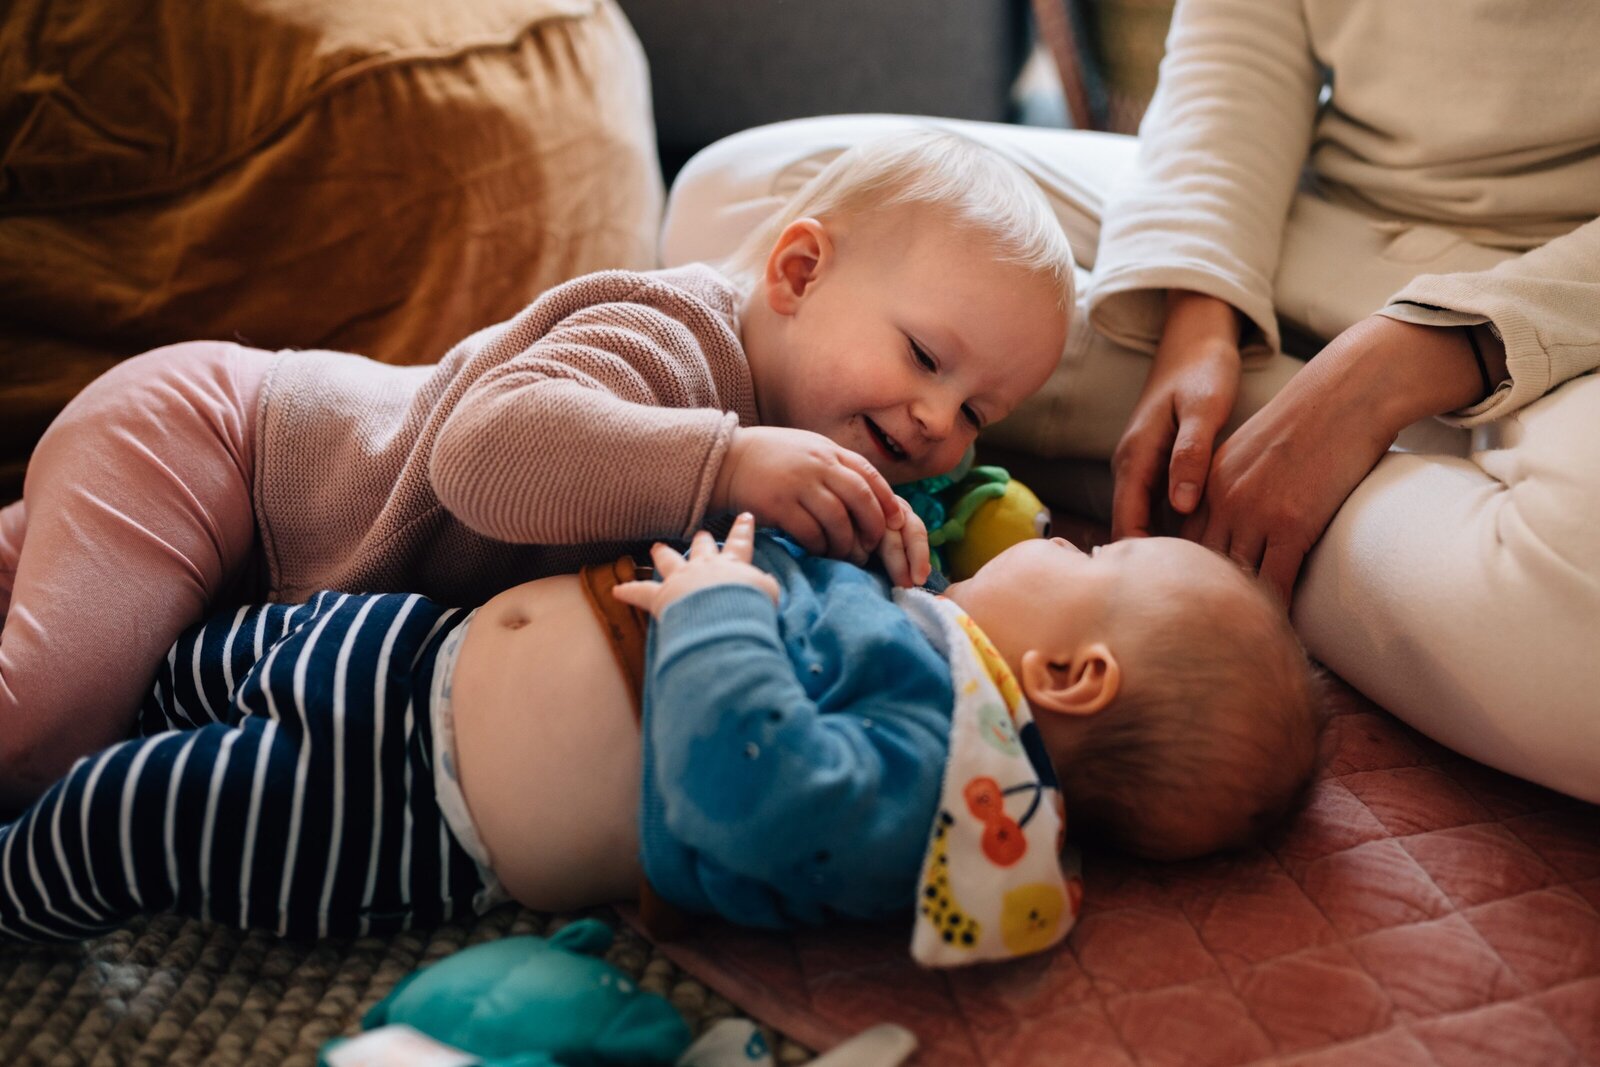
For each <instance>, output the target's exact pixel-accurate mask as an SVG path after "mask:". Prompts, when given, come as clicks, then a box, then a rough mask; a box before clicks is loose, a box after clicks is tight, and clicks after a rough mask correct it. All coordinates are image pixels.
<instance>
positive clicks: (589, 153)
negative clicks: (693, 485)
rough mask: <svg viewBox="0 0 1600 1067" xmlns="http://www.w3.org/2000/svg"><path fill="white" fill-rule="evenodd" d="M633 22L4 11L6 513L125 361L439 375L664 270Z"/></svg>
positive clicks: (1, 334)
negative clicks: (246, 347)
mask: <svg viewBox="0 0 1600 1067" xmlns="http://www.w3.org/2000/svg"><path fill="white" fill-rule="evenodd" d="M661 198H662V188H661V176H660V170H659V166H658V164H657V162H656V156H655V143H654V136H653V133H652V125H651V113H650V97H649V80H648V73H647V68H646V65H645V59H644V54H643V51H642V50H641V48H640V47H639V44H638V41H637V39H636V38H635V36H634V34H633V31H632V29H631V27H629V25H628V24H627V21H626V19H625V18H624V17H623V16H622V14H621V13H620V11H619V10H618V9H617V8H616V7H615V5H614V3H613V2H612V0H471V2H469V3H461V4H437V3H433V2H432V0H340V2H338V3H323V2H319V0H219V2H217V3H210V4H194V3H191V2H189V0H76V2H74V3H71V4H65V3H60V2H55V3H52V2H50V0H12V2H11V3H10V4H8V5H6V6H5V7H4V8H3V9H0V416H3V417H0V493H4V492H5V490H8V489H9V490H10V493H9V495H12V496H14V495H15V494H16V490H17V489H18V488H19V487H20V473H21V468H22V463H23V462H24V461H25V458H26V454H27V451H28V449H30V448H31V446H32V443H33V441H34V440H35V439H36V438H37V436H38V434H39V433H40V432H41V431H42V430H43V428H44V426H45V425H46V424H47V423H48V421H49V419H50V418H51V417H53V415H54V414H55V412H56V411H58V410H59V409H60V408H61V406H62V405H63V404H65V402H66V401H67V399H69V398H70V397H71V396H72V395H73V394H74V393H76V392H77V391H78V390H79V389H81V388H82V386H83V385H84V384H86V383H87V382H88V381H89V380H91V379H92V378H93V377H95V376H96V375H97V374H99V373H100V372H102V371H103V370H105V369H106V368H107V367H109V366H110V365H111V364H113V363H115V362H116V361H118V360H120V359H122V358H125V357H127V356H131V355H134V354H136V353H138V352H140V351H143V350H145V349H148V348H153V347H156V346H159V345H162V344H167V343H170V342H175V341H181V340H189V339H196V338H215V339H225V340H238V341H243V342H247V343H249V344H251V345H255V346H257V347H262V348H284V347H305V348H311V347H317V348H334V349H342V350H348V351H355V352H360V353H363V354H365V355H370V356H373V357H376V358H379V359H383V360H387V361H391V362H406V363H419V362H429V361H432V360H436V359H438V358H439V357H440V356H442V355H443V354H444V353H445V352H446V351H447V350H448V348H449V347H450V345H451V344H453V343H455V342H456V341H458V340H460V338H461V337H463V336H465V335H467V334H469V333H471V332H473V331H474V330H475V329H477V328H479V327H481V326H484V325H487V324H489V323H493V322H497V321H500V320H502V319H504V318H507V317H509V316H510V315H512V314H514V313H515V312H516V311H517V310H518V309H519V308H520V307H521V306H522V305H524V304H526V303H527V302H528V301H530V300H531V299H532V298H533V297H534V296H536V295H537V294H538V293H539V292H541V291H542V290H544V289H546V288H548V287H549V286H551V285H553V284H555V283H557V282H559V281H562V280H565V279H567V278H570V277H572V276H574V275H577V274H583V273H587V272H589V271H593V270H599V269H602V268H607V267H622V268H630V269H644V268H648V267H650V266H653V264H654V261H655V237H656V230H657V227H658V224H659V220H660V210H661Z"/></svg>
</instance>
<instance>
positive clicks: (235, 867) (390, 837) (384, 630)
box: [0, 593, 484, 940]
mask: <svg viewBox="0 0 1600 1067" xmlns="http://www.w3.org/2000/svg"><path fill="white" fill-rule="evenodd" d="M467 617H468V613H467V612H466V611H464V610H459V609H449V608H444V607H441V606H440V605H438V604H434V603H433V602H431V601H429V600H426V599H424V598H423V597H420V596H416V595H408V594H388V595H378V596H351V595H346V594H339V593H319V594H317V595H316V596H315V597H313V598H312V599H311V600H310V601H309V602H307V603H305V604H301V605H269V606H265V607H247V608H240V609H239V610H238V611H237V612H235V613H232V614H228V615H222V616H218V617H217V618H215V619H213V620H211V621H210V622H208V623H204V624H202V625H200V626H197V627H194V628H192V629H190V630H189V631H187V632H186V633H185V634H184V635H183V636H182V637H180V638H179V639H178V642H177V644H176V645H174V646H173V648H172V651H171V652H170V653H169V655H168V657H167V661H166V663H165V664H164V665H163V666H162V668H161V670H160V672H159V673H158V675H157V678H156V683H155V686H154V687H153V690H152V692H151V694H150V696H149V697H148V698H147V699H146V701H145V705H144V709H143V711H142V712H141V715H140V722H139V732H140V734H142V735H144V736H141V737H139V738H136V739H134V740H129V741H124V742H122V743H121V744H117V745H114V746H112V747H111V748H108V749H106V750H104V751H103V752H101V753H99V754H98V755H95V756H90V757H86V758H85V759H82V760H79V761H78V763H77V764H76V765H75V766H74V767H73V768H72V770H71V771H70V772H68V774H67V776H66V777H65V778H63V779H62V780H61V781H59V782H57V783H56V784H55V785H54V786H52V787H51V788H50V790H49V791H48V792H47V793H45V795H44V796H43V797H41V798H40V799H39V800H38V801H37V802H36V803H35V804H34V805H33V806H32V807H31V808H29V809H28V810H27V811H26V812H25V813H24V814H23V815H22V816H21V817H20V818H19V819H17V820H16V821H15V822H13V823H11V824H9V825H7V826H4V827H0V934H3V935H7V936H11V937H16V938H25V939H29V940H76V939H80V938H85V937H91V936H94V935H95V934H97V933H100V932H103V931H105V930H109V929H111V928H114V927H116V926H118V925H120V924H121V923H122V921H124V920H125V919H127V918H128V917H130V916H133V915H136V914H140V913H144V912H156V911H177V912H181V913H183V914H186V915H193V916H197V917H199V918H202V919H212V920H215V921H217V922H222V923H228V924H234V925H238V926H257V927H266V928H269V929H274V930H276V931H277V932H278V933H280V934H283V935H287V936H290V937H317V936H324V935H345V934H365V933H368V932H373V933H382V932H386V931H392V930H395V929H398V928H402V927H407V926H410V925H412V924H417V925H423V924H429V923H435V922H438V921H441V920H443V919H445V918H447V917H449V916H451V915H453V914H456V913H458V912H460V911H464V910H467V909H469V908H470V907H471V905H472V900H473V897H474V895H475V894H476V893H477V892H478V891H479V890H480V889H482V888H483V887H484V882H483V879H482V878H481V877H480V875H479V870H478V867H477V864H476V863H474V862H473V860H472V858H471V857H470V856H469V855H468V854H467V853H466V852H464V851H463V850H462V848H461V846H460V844H459V843H458V842H457V841H456V839H455V837H454V836H453V835H452V834H451V833H450V831H449V829H448V828H447V826H446V824H445V821H444V819H443V817H442V816H441V814H440V810H439V806H438V804H437V803H436V801H435V798H434V779H433V770H432V767H433V752H432V750H433V739H432V731H431V728H430V725H431V720H430V709H429V694H430V687H431V685H432V682H433V674H434V668H435V665H436V663H437V661H438V659H439V653H440V650H441V648H442V646H443V644H444V641H445V638H446V637H447V636H448V635H449V633H450V631H451V630H452V629H453V628H455V627H456V626H459V625H460V624H461V623H462V622H463V621H464V620H465V619H466V618H467Z"/></svg>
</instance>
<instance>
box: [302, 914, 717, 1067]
mask: <svg viewBox="0 0 1600 1067" xmlns="http://www.w3.org/2000/svg"><path fill="white" fill-rule="evenodd" d="M611 936H612V935H611V929H610V928H609V927H608V926H606V924H605V923H602V922H600V921H599V920H597V919H580V920H578V921H577V922H574V923H571V924H569V925H567V926H563V927H562V928H561V929H560V930H559V931H557V932H556V933H555V934H552V935H551V936H550V937H548V938H539V937H508V938H504V939H502V940H499V941H489V942H486V943H484V944H481V945H474V946H473V947H471V948H468V949H465V950H463V951H461V952H458V953H456V954H455V955H453V956H449V957H446V958H445V959H442V960H440V961H439V962H437V963H434V964H431V965H429V966H427V967H424V968H422V969H421V970H418V971H414V972H412V973H411V974H408V975H406V976H405V977H404V978H403V979H401V980H400V983H399V984H398V985H396V986H395V987H394V990H393V991H392V992H390V994H389V995H388V996H387V997H384V998H383V1000H381V1001H379V1002H378V1004H377V1005H375V1006H374V1007H373V1009H372V1010H371V1011H369V1012H367V1014H366V1015H365V1016H364V1017H363V1018H362V1020H361V1026H362V1029H363V1030H367V1031H371V1032H370V1033H365V1034H362V1035H360V1036H359V1037H355V1038H352V1039H350V1040H349V1041H343V1040H338V1041H331V1042H329V1043H328V1044H327V1045H325V1046H323V1049H322V1054H321V1055H320V1056H319V1057H318V1060H317V1062H318V1064H319V1065H320V1067H349V1065H356V1064H368V1063H373V1064H401V1063H414V1064H423V1063H427V1064H439V1065H440V1067H443V1065H445V1064H468V1063H472V1064H477V1063H481V1064H484V1065H486V1067H559V1065H577V1064H596V1065H598V1064H637V1065H641V1067H644V1065H656V1064H659V1065H668V1064H672V1063H674V1062H676V1061H677V1059H678V1057H679V1055H680V1054H682V1053H683V1051H684V1049H686V1048H687V1047H688V1045H689V1028H688V1027H687V1026H686V1025H684V1022H683V1019H682V1018H681V1017H679V1015H678V1013H677V1012H676V1011H674V1010H673V1008H672V1005H671V1004H668V1003H667V1002H666V1001H665V1000H663V999H662V998H661V997H658V996H656V995H655V994H654V993H646V992H644V991H642V990H641V989H639V987H638V986H637V985H635V984H634V982H633V980H632V979H631V978H629V977H628V976H627V975H625V974H623V973H622V972H621V971H619V970H617V969H616V968H615V967H613V966H611V965H610V964H608V963H606V962H605V961H604V960H603V959H599V958H597V957H599V956H600V955H601V954H603V953H604V952H605V950H606V949H607V947H609V946H610V944H611ZM380 1028H386V1029H380Z"/></svg>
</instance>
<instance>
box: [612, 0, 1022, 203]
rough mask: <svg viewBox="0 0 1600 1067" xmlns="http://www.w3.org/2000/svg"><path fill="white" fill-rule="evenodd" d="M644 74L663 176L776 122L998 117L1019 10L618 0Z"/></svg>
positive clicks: (971, 3)
mask: <svg viewBox="0 0 1600 1067" xmlns="http://www.w3.org/2000/svg"><path fill="white" fill-rule="evenodd" d="M620 3H621V6H622V9H623V10H624V11H625V12H626V13H627V16H628V19H629V20H630V21H631V22H632V23H633V27H634V30H635V31H636V32H637V33H638V35H639V39H640V41H641V42H642V43H643V44H644V49H645V54H646V55H647V56H648V58H649V62H650V83H651V90H652V93H653V95H654V99H655V117H656V137H657V141H658V144H659V148H660V151H661V159H662V164H663V167H664V169H665V170H666V171H667V172H668V176H669V177H670V175H671V174H672V173H673V172H675V171H676V170H677V168H678V167H679V166H681V165H682V163H683V161H684V160H686V159H688V157H689V156H691V155H693V154H694V153H695V152H696V151H698V150H699V149H700V148H702V147H704V146H705V145H707V144H710V143H711V142H712V141H714V140H716V139H717V138H719V137H723V136H726V135H727V134H730V133H733V132H735V131H737V130H742V129H745V128H747V127H750V126H758V125H761V124H762V123H767V122H776V121H778V120H780V119H789V118H800V117H803V116H807V115H828V114H839V113H847V112H864V111H890V112H901V113H907V114H919V115H946V116H951V117H955V118H969V119H988V120H991V121H997V122H1003V121H1007V120H1009V119H1011V118H1012V117H1013V115H1012V100H1011V86H1012V83H1013V82H1014V81H1015V80H1016V77H1017V73H1018V71H1019V70H1020V69H1021V67H1022V62H1023V59H1024V58H1025V56H1026V52H1027V48H1028V43H1029V30H1028V4H1027V0H620Z"/></svg>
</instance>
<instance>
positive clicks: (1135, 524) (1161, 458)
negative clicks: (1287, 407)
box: [1111, 290, 1239, 538]
mask: <svg viewBox="0 0 1600 1067" xmlns="http://www.w3.org/2000/svg"><path fill="white" fill-rule="evenodd" d="M1238 395H1239V317H1238V313H1237V312H1235V311H1234V309H1233V307H1232V306H1231V305H1229V304H1227V303H1226V302H1224V301H1222V300H1218V299H1217V298H1216V297H1212V296H1206V295H1205V294H1204V293H1194V292H1187V291H1184V290H1172V291H1170V292H1169V293H1168V294H1167V320H1166V325H1165V326H1164V327H1163V328H1162V333H1161V343H1160V345H1159V346H1158V347H1157V349H1156V355H1155V361H1154V362H1153V363H1152V364H1151V366H1150V373H1149V375H1148V376H1147V377H1146V378H1145V382H1144V390H1143V391H1142V392H1141V393H1140V394H1139V401H1138V403H1137V404H1135V405H1134V408H1133V414H1132V415H1130V416H1129V418H1128V427H1127V429H1126V430H1124V431H1123V434H1122V440H1121V441H1119V442H1118V444H1117V448H1116V451H1115V452H1114V453H1113V454H1112V457H1111V469H1112V472H1113V473H1114V474H1115V476H1116V486H1115V489H1114V491H1113V493H1112V498H1111V536H1112V537H1114V538H1123V537H1142V536H1145V535H1147V534H1149V533H1150V532H1151V513H1152V511H1154V510H1157V509H1158V507H1159V505H1158V504H1157V499H1158V498H1157V493H1158V492H1159V491H1160V490H1161V489H1162V488H1163V487H1164V488H1165V490H1166V496H1167V500H1168V501H1169V502H1170V503H1171V505H1172V508H1173V509H1174V510H1175V511H1177V512H1178V513H1179V514H1182V515H1188V514H1190V513H1192V512H1193V511H1194V509H1195V508H1196V507H1197V506H1198V505H1199V503H1200V499H1201V497H1202V495H1203V494H1204V492H1205V485H1206V473H1207V471H1208V470H1209V469H1210V466H1211V450H1212V445H1213V444H1214V442H1215V441H1216V437H1217V434H1218V432H1219V431H1220V430H1221V429H1222V425H1223V423H1225V422H1227V421H1228V415H1229V414H1230V413H1231V412H1232V411H1233V403H1234V399H1235V398H1236V397H1237V396H1238Z"/></svg>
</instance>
